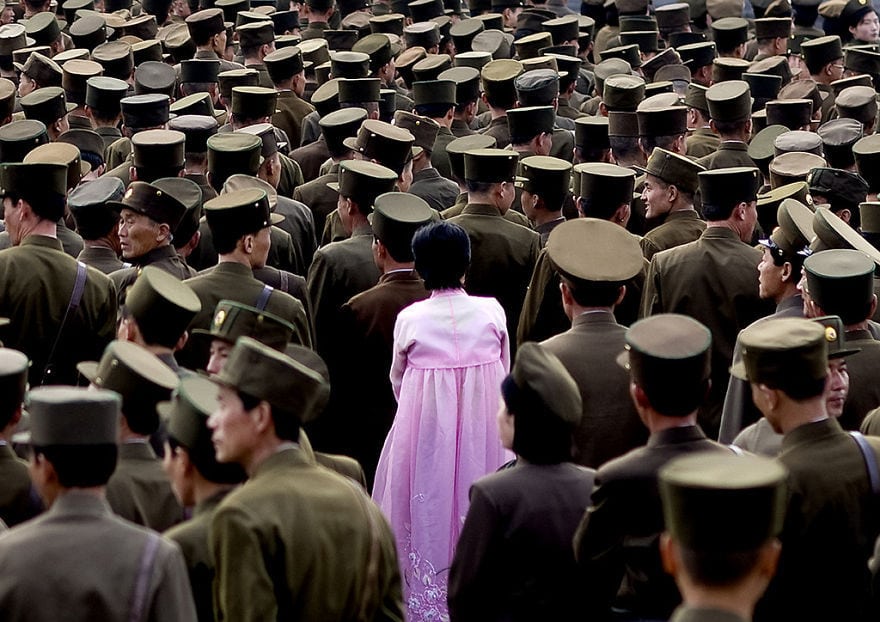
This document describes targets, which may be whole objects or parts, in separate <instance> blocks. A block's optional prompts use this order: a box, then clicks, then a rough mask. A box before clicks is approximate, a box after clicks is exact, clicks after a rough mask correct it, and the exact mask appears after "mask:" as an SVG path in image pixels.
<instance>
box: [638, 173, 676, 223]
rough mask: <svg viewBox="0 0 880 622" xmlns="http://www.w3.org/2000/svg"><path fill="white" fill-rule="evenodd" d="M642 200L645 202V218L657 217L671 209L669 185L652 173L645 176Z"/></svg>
mask: <svg viewBox="0 0 880 622" xmlns="http://www.w3.org/2000/svg"><path fill="white" fill-rule="evenodd" d="M642 201H644V202H645V209H646V212H645V217H646V218H658V217H659V216H663V215H664V214H667V213H668V212H669V210H670V209H672V202H671V201H670V198H669V186H668V185H666V184H664V183H662V182H661V181H660V180H659V179H657V178H656V177H654V176H653V175H646V176H645V187H644V188H643V189H642Z"/></svg>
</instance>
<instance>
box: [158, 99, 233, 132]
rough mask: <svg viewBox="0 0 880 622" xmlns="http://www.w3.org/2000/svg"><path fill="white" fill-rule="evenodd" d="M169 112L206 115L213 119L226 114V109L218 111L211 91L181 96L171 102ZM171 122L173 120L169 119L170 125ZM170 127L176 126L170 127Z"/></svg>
mask: <svg viewBox="0 0 880 622" xmlns="http://www.w3.org/2000/svg"><path fill="white" fill-rule="evenodd" d="M169 112H171V113H172V114H174V115H177V116H187V115H190V116H200V117H201V116H204V117H211V118H213V119H217V118H219V117H221V116H223V115H225V114H226V111H225V110H219V111H218V110H215V109H214V104H213V103H212V100H211V94H210V93H193V94H192V95H187V96H186V97H181V98H180V99H178V100H176V101H175V102H174V103H173V104H171V107H170V108H169ZM170 123H171V120H170V119H169V126H170ZM169 129H175V128H171V127H169Z"/></svg>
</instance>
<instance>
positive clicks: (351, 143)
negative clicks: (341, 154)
mask: <svg viewBox="0 0 880 622" xmlns="http://www.w3.org/2000/svg"><path fill="white" fill-rule="evenodd" d="M342 144H343V145H345V146H346V147H348V148H349V149H351V150H352V151H358V144H357V138H355V137H354V136H349V137H348V138H343V139H342Z"/></svg>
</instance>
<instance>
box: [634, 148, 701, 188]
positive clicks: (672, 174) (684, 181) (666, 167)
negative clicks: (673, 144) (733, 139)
mask: <svg viewBox="0 0 880 622" xmlns="http://www.w3.org/2000/svg"><path fill="white" fill-rule="evenodd" d="M641 170H643V171H644V172H645V173H647V174H648V175H653V176H654V177H656V178H658V179H660V180H662V181H664V182H666V183H667V184H671V185H674V186H676V187H677V188H679V189H680V190H683V191H684V192H688V193H690V194H694V193H695V192H696V191H697V189H698V188H699V186H700V183H699V177H698V174H699V173H700V171H705V170H706V168H705V167H703V166H701V165H700V164H697V163H696V162H695V161H694V160H691V159H690V158H687V157H685V156H682V155H679V154H677V153H673V152H671V151H667V150H666V149H662V148H660V147H656V148H655V149H654V151H653V152H652V153H651V157H649V158H648V163H647V165H646V166H645V168H644V169H641Z"/></svg>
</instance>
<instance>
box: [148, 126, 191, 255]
mask: <svg viewBox="0 0 880 622" xmlns="http://www.w3.org/2000/svg"><path fill="white" fill-rule="evenodd" d="M187 140H188V139H187ZM153 185H154V186H156V187H157V188H159V189H160V190H162V191H164V192H167V193H168V194H170V195H171V196H173V197H174V198H175V199H177V200H178V201H180V203H181V204H182V205H183V206H184V207H185V208H186V212H184V214H183V218H181V220H180V223H179V224H178V225H177V228H175V229H174V231H173V233H174V239H173V240H172V243H173V244H174V247H175V248H181V247H183V246H185V245H186V244H187V243H188V242H189V241H190V239H192V236H193V235H194V234H195V232H196V231H198V230H199V219H200V218H201V217H202V199H203V197H202V189H201V188H200V187H199V185H198V184H197V183H196V182H194V181H192V180H191V179H186V178H185V177H163V178H161V179H157V180H156V181H154V182H153Z"/></svg>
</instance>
